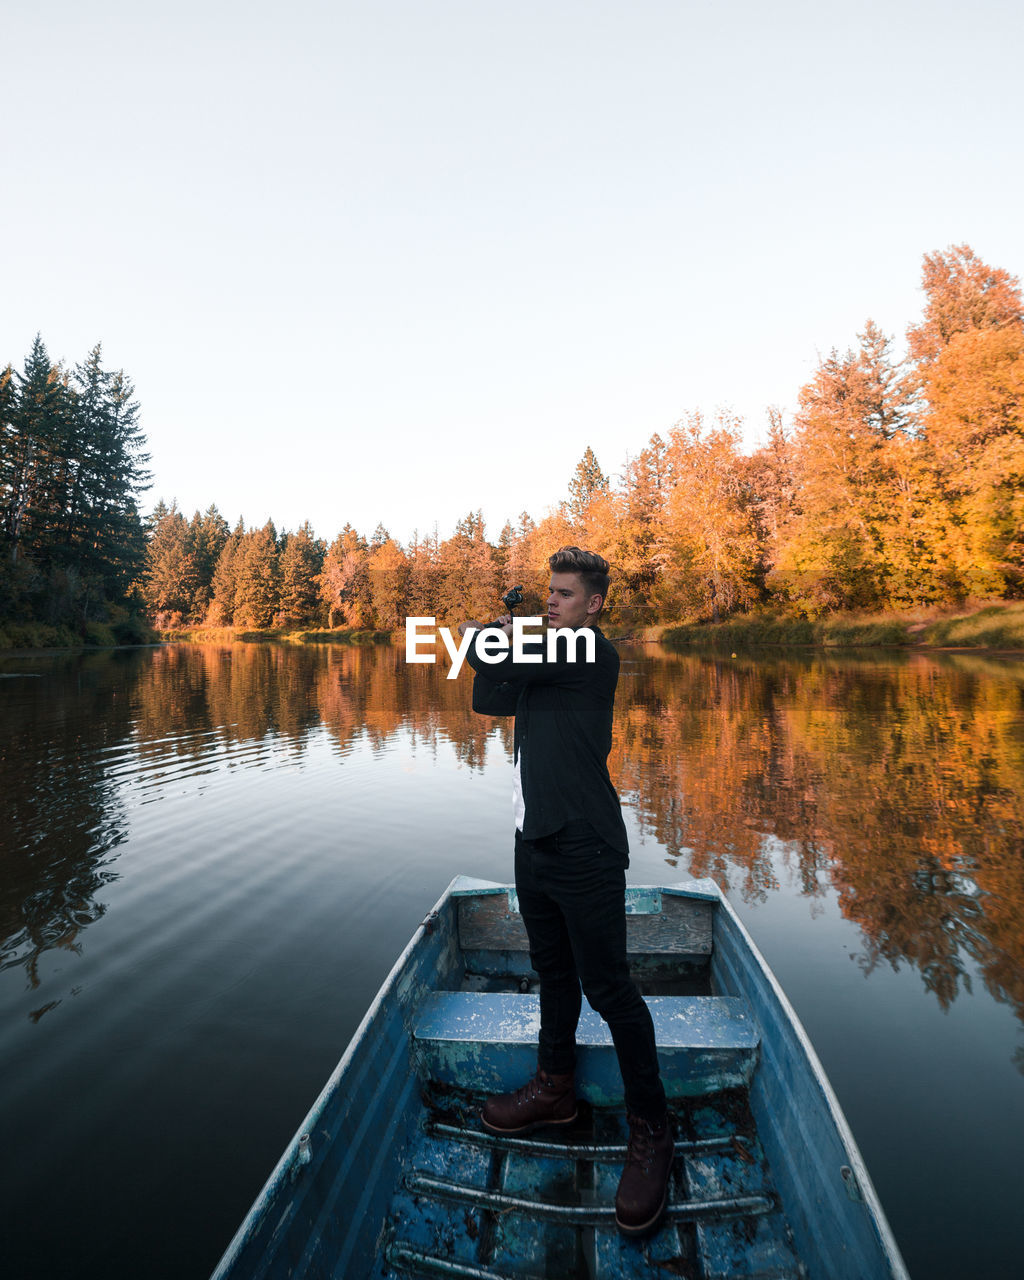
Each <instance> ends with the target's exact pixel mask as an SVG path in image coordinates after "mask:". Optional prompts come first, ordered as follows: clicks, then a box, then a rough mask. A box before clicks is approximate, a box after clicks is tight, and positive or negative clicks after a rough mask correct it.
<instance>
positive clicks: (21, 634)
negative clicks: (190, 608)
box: [0, 618, 159, 652]
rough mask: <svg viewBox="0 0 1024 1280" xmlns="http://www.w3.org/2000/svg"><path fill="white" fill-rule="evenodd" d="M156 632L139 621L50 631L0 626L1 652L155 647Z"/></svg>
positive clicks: (28, 625) (29, 625) (31, 625)
mask: <svg viewBox="0 0 1024 1280" xmlns="http://www.w3.org/2000/svg"><path fill="white" fill-rule="evenodd" d="M158 639H159V636H158V634H157V632H155V631H154V630H153V628H152V627H150V626H149V625H148V624H147V623H145V622H143V621H141V620H140V619H139V618H125V619H123V620H121V621H118V622H87V623H86V624H85V626H84V627H82V628H78V627H68V626H62V627H51V626H48V625H47V624H46V623H43V622H0V652H2V651H4V650H15V649H113V648H116V647H117V646H118V645H126V644H154V643H155V642H156V641H157V640H158Z"/></svg>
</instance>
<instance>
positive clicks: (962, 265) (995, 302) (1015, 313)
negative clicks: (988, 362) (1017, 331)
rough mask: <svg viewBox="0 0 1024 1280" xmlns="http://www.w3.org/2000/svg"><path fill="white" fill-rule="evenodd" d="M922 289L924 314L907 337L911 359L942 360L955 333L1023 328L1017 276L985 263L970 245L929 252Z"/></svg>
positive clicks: (924, 268) (917, 360)
mask: <svg viewBox="0 0 1024 1280" xmlns="http://www.w3.org/2000/svg"><path fill="white" fill-rule="evenodd" d="M921 288H922V289H923V290H924V294H925V305H924V316H923V318H922V320H921V322H920V324H916V325H913V324H912V325H911V326H910V327H909V328H908V329H907V341H908V343H909V345H910V356H911V359H912V360H914V361H916V362H917V363H918V364H920V365H922V366H928V365H930V364H931V363H932V362H933V361H935V360H936V359H938V357H939V355H940V354H941V352H942V351H943V350H944V349H945V348H946V347H947V346H948V345H949V344H950V342H952V340H953V339H954V338H955V337H956V335H957V334H965V333H972V332H976V331H977V330H980V329H1003V328H1006V327H1010V328H1019V327H1020V324H1021V321H1022V318H1024V309H1022V306H1021V292H1020V281H1019V280H1018V278H1017V277H1016V276H1013V275H1011V274H1010V273H1009V272H1008V271H1004V270H1003V269H1002V268H1001V267H990V266H989V265H988V264H987V263H985V262H982V261H981V259H980V258H979V257H978V256H977V255H976V254H975V252H974V250H973V249H972V248H971V246H970V245H968V244H954V245H950V247H949V248H948V249H946V250H945V251H944V252H943V251H941V250H937V251H936V252H935V253H926V254H925V256H924V266H923V269H922V273H921Z"/></svg>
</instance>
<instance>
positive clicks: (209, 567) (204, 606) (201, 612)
mask: <svg viewBox="0 0 1024 1280" xmlns="http://www.w3.org/2000/svg"><path fill="white" fill-rule="evenodd" d="M229 533H230V526H229V525H228V522H227V521H226V520H225V519H224V517H223V516H222V515H221V513H220V512H219V511H218V510H217V508H216V506H210V507H208V508H207V509H206V511H205V512H204V513H203V514H202V515H200V513H199V512H198V511H196V512H195V513H194V514H193V516H192V519H191V520H190V521H189V526H188V537H187V540H186V541H187V546H188V550H189V553H190V555H191V557H192V561H193V564H194V565H195V573H196V585H195V590H194V592H193V595H192V604H191V607H190V609H189V616H190V617H191V619H192V621H194V622H202V621H203V620H204V619H205V618H206V617H207V615H208V613H209V609H210V603H211V601H212V599H213V575H214V572H215V571H216V568H217V561H218V560H219V559H220V554H221V552H222V551H223V550H224V545H225V543H226V542H227V540H228V536H229Z"/></svg>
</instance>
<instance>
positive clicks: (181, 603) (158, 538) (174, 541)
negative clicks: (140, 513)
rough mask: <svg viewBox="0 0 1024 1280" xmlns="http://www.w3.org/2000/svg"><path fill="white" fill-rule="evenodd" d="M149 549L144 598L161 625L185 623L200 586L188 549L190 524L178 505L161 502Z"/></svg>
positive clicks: (191, 555)
mask: <svg viewBox="0 0 1024 1280" xmlns="http://www.w3.org/2000/svg"><path fill="white" fill-rule="evenodd" d="M154 516H155V519H154V520H153V522H152V529H151V533H150V536H149V543H148V546H147V550H146V568H145V575H144V585H143V596H144V598H145V601H146V605H147V607H148V609H149V611H150V614H151V615H152V617H153V618H154V620H155V621H156V623H157V625H158V626H167V627H173V626H177V625H179V624H180V623H181V622H183V621H184V620H185V619H186V618H187V617H188V615H189V613H190V612H191V609H192V602H193V599H194V596H195V590H196V586H197V583H198V574H197V572H196V565H195V559H194V556H193V554H192V552H191V550H190V548H189V539H188V525H187V524H186V522H185V517H184V516H183V515H182V514H181V512H180V511H179V510H178V506H177V503H176V502H172V503H171V505H170V507H166V506H164V504H163V503H162V502H161V503H160V504H159V506H158V508H157V512H154Z"/></svg>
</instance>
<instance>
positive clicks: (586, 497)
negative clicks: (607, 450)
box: [567, 445, 608, 524]
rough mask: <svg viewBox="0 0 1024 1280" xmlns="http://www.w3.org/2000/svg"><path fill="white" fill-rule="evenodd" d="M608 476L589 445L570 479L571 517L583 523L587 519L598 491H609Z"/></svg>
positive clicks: (569, 507)
mask: <svg viewBox="0 0 1024 1280" xmlns="http://www.w3.org/2000/svg"><path fill="white" fill-rule="evenodd" d="M607 490H608V477H607V476H606V475H605V474H604V472H603V471H602V470H601V467H600V464H599V463H598V461H597V455H596V454H595V453H594V451H593V449H591V447H590V445H587V449H586V452H585V453H584V455H583V457H582V458H580V460H579V462H577V464H576V470H575V471H574V472H573V476H572V479H571V480H570V481H569V501H568V504H567V505H568V510H569V516H570V518H571V519H572V520H573V521H575V522H577V523H580V524H582V523H583V522H584V520H585V519H586V514H587V507H588V506H589V505H590V502H591V500H592V499H593V498H594V496H595V495H596V494H598V493H602V492H607Z"/></svg>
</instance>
